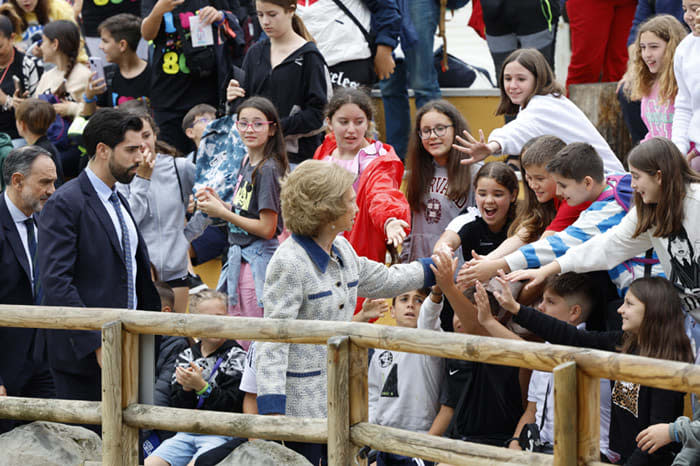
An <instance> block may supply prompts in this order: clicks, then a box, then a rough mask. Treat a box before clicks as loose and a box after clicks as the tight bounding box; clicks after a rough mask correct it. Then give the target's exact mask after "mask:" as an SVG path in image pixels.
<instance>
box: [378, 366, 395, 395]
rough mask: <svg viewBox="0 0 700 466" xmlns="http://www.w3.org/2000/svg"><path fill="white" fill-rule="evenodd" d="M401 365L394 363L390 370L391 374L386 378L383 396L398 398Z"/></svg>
mask: <svg viewBox="0 0 700 466" xmlns="http://www.w3.org/2000/svg"><path fill="white" fill-rule="evenodd" d="M398 373H399V366H398V365H397V364H394V365H393V366H392V368H391V370H390V371H389V375H388V376H387V378H386V382H384V386H383V387H382V395H381V396H383V397H387V398H398V396H399V377H398Z"/></svg>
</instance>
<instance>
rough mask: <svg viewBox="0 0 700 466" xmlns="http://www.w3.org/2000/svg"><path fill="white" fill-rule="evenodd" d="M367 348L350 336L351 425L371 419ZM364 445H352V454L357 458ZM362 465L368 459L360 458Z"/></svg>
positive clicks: (364, 464)
mask: <svg viewBox="0 0 700 466" xmlns="http://www.w3.org/2000/svg"><path fill="white" fill-rule="evenodd" d="M367 365H368V351H367V348H362V347H360V346H357V345H356V344H355V343H353V342H352V337H350V370H349V373H350V375H349V377H350V380H349V382H350V426H351V427H352V426H353V425H355V424H357V423H358V422H367V421H368V420H369V394H368V387H367ZM361 447H362V445H359V446H357V445H352V446H351V449H352V456H353V457H354V458H355V459H357V452H358V451H359V449H360V448H361ZM358 462H359V463H358V464H360V465H361V466H366V465H367V459H363V460H359V459H358Z"/></svg>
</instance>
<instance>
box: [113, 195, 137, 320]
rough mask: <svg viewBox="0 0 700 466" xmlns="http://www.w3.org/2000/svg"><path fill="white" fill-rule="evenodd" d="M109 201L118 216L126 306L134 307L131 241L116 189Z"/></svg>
mask: <svg viewBox="0 0 700 466" xmlns="http://www.w3.org/2000/svg"><path fill="white" fill-rule="evenodd" d="M109 201H110V202H111V203H112V206H114V210H116V211H117V217H118V218H119V226H120V227H121V229H122V255H123V256H124V263H125V264H126V277H127V278H126V281H127V283H126V285H127V290H128V291H127V304H126V306H127V308H128V309H133V308H134V286H133V283H134V270H133V269H134V268H133V266H132V264H131V243H130V241H129V229H128V228H127V227H126V222H125V221H124V215H123V214H122V207H121V201H120V200H119V196H117V193H116V191H115V192H113V193H112V195H111V196H109Z"/></svg>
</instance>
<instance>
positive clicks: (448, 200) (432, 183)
mask: <svg viewBox="0 0 700 466" xmlns="http://www.w3.org/2000/svg"><path fill="white" fill-rule="evenodd" d="M464 131H467V122H466V121H465V120H464V117H463V116H462V115H461V114H460V113H459V110H457V109H456V108H455V106H454V105H452V104H451V103H449V102H447V101H446V100H433V101H430V102H428V103H427V104H425V105H424V106H423V107H421V108H420V110H418V112H417V113H416V124H415V131H414V132H413V134H412V135H411V139H410V142H409V146H408V152H407V154H406V166H407V169H408V171H409V173H408V176H407V179H406V198H407V199H408V204H409V206H410V208H411V234H410V235H409V236H408V239H407V240H406V241H405V242H404V245H403V249H402V252H401V257H402V259H404V258H405V259H408V260H415V259H416V258H418V257H425V256H427V255H430V253H431V252H432V250H433V246H434V245H435V242H436V241H437V240H438V239H439V238H440V235H441V234H442V232H443V231H445V227H447V225H448V224H449V223H450V221H451V220H452V219H453V218H455V217H457V216H458V215H460V214H463V213H465V212H466V211H467V209H468V208H469V207H474V206H475V201H474V189H473V187H472V184H473V178H474V176H475V175H476V172H478V171H479V168H480V167H481V163H478V164H474V165H473V166H469V167H468V166H464V165H461V164H460V159H461V153H460V152H459V151H458V150H457V149H455V148H454V147H453V145H454V143H455V135H456V134H462V132H464Z"/></svg>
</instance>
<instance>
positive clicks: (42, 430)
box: [0, 421, 102, 466]
mask: <svg viewBox="0 0 700 466" xmlns="http://www.w3.org/2000/svg"><path fill="white" fill-rule="evenodd" d="M0 452H2V464H12V465H22V466H82V465H83V463H84V462H85V461H86V460H90V461H101V460H102V440H101V439H100V437H99V436H98V435H97V434H96V433H94V432H93V431H91V430H88V429H86V428H84V427H78V426H69V425H66V424H58V423H55V422H44V421H36V422H32V423H31V424H25V425H23V426H20V427H16V428H15V429H13V430H11V431H10V432H7V433H5V434H3V435H0Z"/></svg>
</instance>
